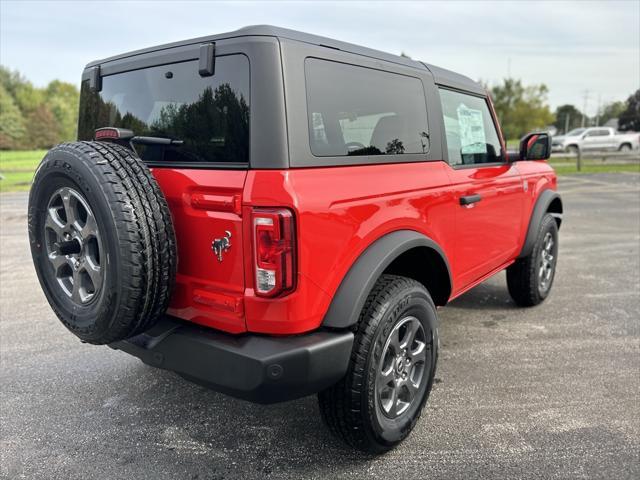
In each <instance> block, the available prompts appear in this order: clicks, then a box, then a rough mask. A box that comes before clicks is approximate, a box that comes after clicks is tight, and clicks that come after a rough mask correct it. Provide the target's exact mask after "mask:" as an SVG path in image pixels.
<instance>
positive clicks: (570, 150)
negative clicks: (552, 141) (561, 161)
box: [566, 145, 580, 155]
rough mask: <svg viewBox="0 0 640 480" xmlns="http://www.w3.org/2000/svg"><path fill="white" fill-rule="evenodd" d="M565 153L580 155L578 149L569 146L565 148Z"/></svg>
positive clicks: (574, 146)
mask: <svg viewBox="0 0 640 480" xmlns="http://www.w3.org/2000/svg"><path fill="white" fill-rule="evenodd" d="M566 151H567V153H570V154H571V155H578V153H580V149H579V148H578V146H577V145H569V146H568V147H567V148H566Z"/></svg>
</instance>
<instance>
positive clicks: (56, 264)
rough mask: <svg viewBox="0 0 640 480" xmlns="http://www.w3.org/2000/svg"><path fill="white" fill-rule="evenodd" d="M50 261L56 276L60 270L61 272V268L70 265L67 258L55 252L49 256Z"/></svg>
mask: <svg viewBox="0 0 640 480" xmlns="http://www.w3.org/2000/svg"><path fill="white" fill-rule="evenodd" d="M49 261H50V262H51V264H52V265H53V269H54V270H55V272H56V274H57V273H58V270H60V267H62V266H64V265H67V264H68V263H69V261H68V260H67V257H66V256H64V255H58V254H57V253H55V252H51V253H50V254H49Z"/></svg>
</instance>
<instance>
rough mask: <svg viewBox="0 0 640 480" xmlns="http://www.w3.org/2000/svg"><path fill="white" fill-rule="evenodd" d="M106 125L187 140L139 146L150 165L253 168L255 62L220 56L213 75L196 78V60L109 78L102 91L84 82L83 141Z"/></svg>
mask: <svg viewBox="0 0 640 480" xmlns="http://www.w3.org/2000/svg"><path fill="white" fill-rule="evenodd" d="M101 127H119V128H126V129H131V130H133V132H134V133H135V135H138V136H149V137H162V138H171V139H174V140H181V141H182V142H183V143H182V144H180V145H140V144H136V145H135V148H136V151H137V152H138V154H139V155H140V157H141V158H142V160H144V161H147V162H154V163H201V162H218V163H220V162H222V163H248V161H249V60H248V59H247V57H245V56H244V55H229V56H221V57H217V58H216V69H215V75H214V76H211V77H201V76H200V75H199V74H198V61H197V60H195V61H187V62H182V63H175V64H170V65H163V66H158V67H150V68H144V69H140V70H134V71H131V72H124V73H118V74H115V75H109V76H106V77H103V79H102V90H101V91H100V92H93V91H91V90H90V89H89V88H88V84H85V83H83V86H82V92H81V97H80V121H79V128H78V136H79V138H80V139H81V140H89V139H92V138H93V136H94V131H95V129H97V128H101Z"/></svg>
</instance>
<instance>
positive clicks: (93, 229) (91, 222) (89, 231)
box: [80, 215, 98, 240]
mask: <svg viewBox="0 0 640 480" xmlns="http://www.w3.org/2000/svg"><path fill="white" fill-rule="evenodd" d="M80 235H82V238H83V239H85V240H86V239H88V238H91V237H97V236H98V224H97V223H96V219H95V218H93V215H87V221H86V222H85V224H84V226H83V227H82V229H81V230H80Z"/></svg>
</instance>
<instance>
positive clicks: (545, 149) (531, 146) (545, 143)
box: [520, 132, 551, 160]
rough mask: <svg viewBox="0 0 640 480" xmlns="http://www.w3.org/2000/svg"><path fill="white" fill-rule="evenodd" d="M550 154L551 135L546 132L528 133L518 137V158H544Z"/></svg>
mask: <svg viewBox="0 0 640 480" xmlns="http://www.w3.org/2000/svg"><path fill="white" fill-rule="evenodd" d="M550 155H551V137H550V136H549V134H548V133H546V132H534V133H528V134H527V135H525V136H524V137H522V138H521V139H520V160H546V159H547V158H549V156H550Z"/></svg>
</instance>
